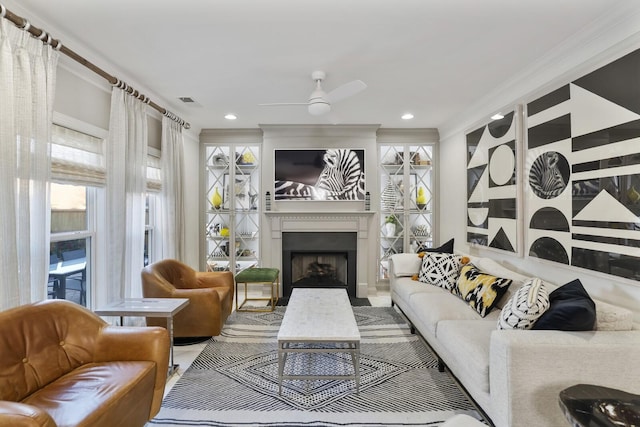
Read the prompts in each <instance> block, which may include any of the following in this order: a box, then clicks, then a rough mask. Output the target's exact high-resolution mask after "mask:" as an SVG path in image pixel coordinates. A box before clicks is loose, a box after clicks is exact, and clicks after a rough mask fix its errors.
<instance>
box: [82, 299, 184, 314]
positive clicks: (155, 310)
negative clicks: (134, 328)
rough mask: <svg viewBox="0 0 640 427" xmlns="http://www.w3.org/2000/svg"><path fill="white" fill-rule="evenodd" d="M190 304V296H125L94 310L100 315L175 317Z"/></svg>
mask: <svg viewBox="0 0 640 427" xmlns="http://www.w3.org/2000/svg"><path fill="white" fill-rule="evenodd" d="M187 304H189V299H188V298H125V299H123V300H120V301H115V302H113V303H111V304H108V305H106V306H103V307H100V308H98V309H97V310H94V313H96V314H97V315H99V316H152V317H153V316H155V317H173V315H175V314H176V313H177V312H179V311H180V310H182V309H183V308H184V307H186V306H187Z"/></svg>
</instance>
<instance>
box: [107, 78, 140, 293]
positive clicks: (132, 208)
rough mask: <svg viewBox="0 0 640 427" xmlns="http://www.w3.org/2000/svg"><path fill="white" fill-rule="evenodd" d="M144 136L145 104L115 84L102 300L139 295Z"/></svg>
mask: <svg viewBox="0 0 640 427" xmlns="http://www.w3.org/2000/svg"><path fill="white" fill-rule="evenodd" d="M147 139H148V138H147V114H146V104H144V103H143V102H142V101H140V100H138V99H136V98H134V97H132V96H130V95H128V94H126V93H125V92H124V91H123V90H122V89H118V88H113V91H112V93H111V117H110V122H109V138H108V142H107V149H106V166H107V187H106V192H107V196H106V212H107V214H106V230H107V235H106V236H105V237H106V239H105V243H106V251H105V253H106V254H107V257H106V267H105V269H104V272H105V277H103V278H102V279H103V280H104V282H103V283H105V284H106V285H107V290H106V298H107V301H106V302H113V301H116V300H119V299H122V298H137V297H141V296H142V287H141V286H142V285H141V280H140V272H141V270H142V268H143V266H144V232H145V192H146V173H147Z"/></svg>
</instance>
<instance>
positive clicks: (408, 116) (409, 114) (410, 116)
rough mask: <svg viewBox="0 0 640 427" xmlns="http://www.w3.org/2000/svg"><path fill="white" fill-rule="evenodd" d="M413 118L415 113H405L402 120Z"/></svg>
mask: <svg viewBox="0 0 640 427" xmlns="http://www.w3.org/2000/svg"><path fill="white" fill-rule="evenodd" d="M411 119H413V114H411V113H405V114H403V115H402V120H411Z"/></svg>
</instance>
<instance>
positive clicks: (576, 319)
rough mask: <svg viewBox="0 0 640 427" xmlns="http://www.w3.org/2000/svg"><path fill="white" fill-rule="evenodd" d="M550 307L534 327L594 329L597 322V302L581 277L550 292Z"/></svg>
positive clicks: (575, 329)
mask: <svg viewBox="0 0 640 427" xmlns="http://www.w3.org/2000/svg"><path fill="white" fill-rule="evenodd" d="M549 302H550V303H551V305H550V306H549V309H548V310H547V311H545V312H544V314H543V315H542V316H540V318H539V319H538V320H537V321H536V323H535V324H534V325H533V328H532V329H547V330H548V329H554V330H559V331H592V330H593V328H594V327H595V324H596V304H595V303H594V302H593V300H592V299H591V297H590V296H589V294H588V293H587V291H586V290H585V289H584V286H582V282H580V279H576V280H574V281H572V282H569V283H567V284H566V285H562V286H560V287H559V288H558V289H555V290H554V291H552V292H551V293H550V294H549Z"/></svg>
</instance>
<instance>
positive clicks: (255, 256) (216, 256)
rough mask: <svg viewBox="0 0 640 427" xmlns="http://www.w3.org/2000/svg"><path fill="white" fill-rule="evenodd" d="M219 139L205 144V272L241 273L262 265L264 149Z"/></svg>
mask: <svg viewBox="0 0 640 427" xmlns="http://www.w3.org/2000/svg"><path fill="white" fill-rule="evenodd" d="M225 136H226V138H225ZM215 137H216V138H212V139H214V140H215V142H206V141H205V142H204V143H203V144H202V150H203V156H202V158H203V159H204V168H203V171H204V173H203V177H202V184H203V186H202V187H203V189H204V191H203V198H204V200H203V212H202V213H203V215H202V217H203V239H202V240H203V243H202V248H203V249H204V250H203V251H201V253H202V254H204V259H203V264H204V265H203V266H202V268H204V269H206V270H209V271H231V272H233V273H234V274H235V273H237V272H239V271H242V270H244V269H246V268H249V267H253V266H258V265H259V264H260V216H261V215H260V200H261V198H260V194H261V189H260V148H261V146H260V144H258V143H255V144H251V143H248V141H244V138H242V139H243V141H241V142H236V141H235V140H236V138H235V135H234V134H230V135H229V134H227V133H223V134H222V135H217V134H216V135H215Z"/></svg>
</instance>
